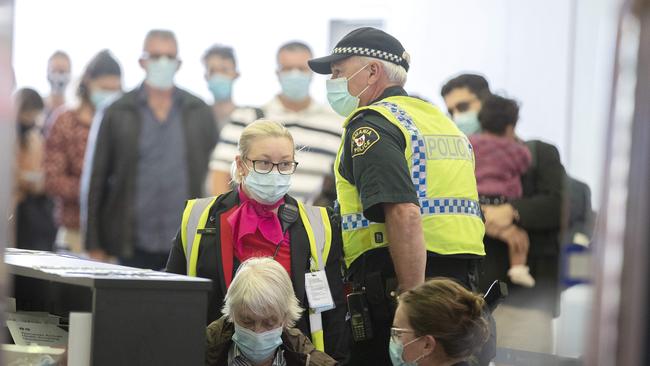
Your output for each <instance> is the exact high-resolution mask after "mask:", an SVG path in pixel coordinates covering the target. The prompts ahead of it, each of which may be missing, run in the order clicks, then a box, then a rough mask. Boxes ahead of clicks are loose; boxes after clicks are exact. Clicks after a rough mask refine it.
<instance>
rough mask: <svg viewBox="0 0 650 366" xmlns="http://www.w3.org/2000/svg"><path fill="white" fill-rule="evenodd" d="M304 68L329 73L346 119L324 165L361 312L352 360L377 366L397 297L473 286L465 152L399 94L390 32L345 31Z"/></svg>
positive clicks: (456, 135)
mask: <svg viewBox="0 0 650 366" xmlns="http://www.w3.org/2000/svg"><path fill="white" fill-rule="evenodd" d="M309 66H310V67H311V68H312V70H314V71H315V72H317V73H321V74H332V76H331V79H330V80H327V83H326V87H327V99H328V101H329V102H330V105H331V106H332V108H333V109H334V110H335V111H336V112H337V113H339V114H340V115H341V116H344V117H345V118H346V120H345V122H344V123H343V126H344V129H345V131H344V133H343V138H342V141H341V145H340V146H341V147H340V150H339V153H338V156H337V159H336V162H335V165H334V172H335V174H336V190H337V197H338V202H339V205H340V213H341V216H342V218H341V220H342V230H343V232H342V235H343V251H344V256H345V262H346V265H347V268H348V277H349V279H350V281H351V282H352V283H353V286H354V288H356V289H358V291H356V293H357V296H355V298H357V299H360V300H355V303H359V302H366V303H367V308H368V311H367V315H368V316H367V317H364V318H365V319H367V321H366V320H365V319H364V320H363V321H361V320H360V321H359V322H357V323H359V328H361V327H363V329H365V331H363V332H355V333H354V345H353V351H352V362H353V364H356V365H385V364H388V363H389V362H390V361H389V355H388V352H380V351H378V350H385V349H386V347H387V345H388V340H389V338H390V322H391V319H392V318H393V312H394V303H395V297H396V296H397V295H398V294H399V293H400V292H403V291H406V290H409V289H411V288H413V287H415V286H417V285H419V284H421V283H422V282H424V278H425V276H426V277H434V276H444V277H450V278H454V279H456V280H457V281H459V282H460V283H462V284H463V285H464V286H466V287H467V288H468V289H472V290H476V289H477V284H478V264H479V262H480V260H481V259H482V258H483V256H484V255H485V251H484V247H483V241H482V239H483V233H484V230H485V229H484V226H483V221H482V218H481V213H480V207H479V202H478V193H477V190H476V179H475V178H474V156H473V153H472V150H471V145H470V144H469V141H468V140H467V137H466V136H465V135H464V134H463V133H462V132H461V131H460V130H459V129H458V128H457V127H456V125H455V124H454V123H453V122H452V121H451V120H450V119H449V118H447V117H446V116H445V115H444V114H443V113H441V112H440V111H439V110H438V109H437V108H436V107H434V106H433V105H431V104H430V103H427V102H425V101H422V100H420V99H417V98H412V97H409V96H408V94H407V93H406V91H405V90H404V84H405V83H406V77H407V72H408V70H409V66H410V56H409V54H408V53H407V52H406V51H405V49H404V47H403V46H402V44H401V43H400V42H399V41H398V40H397V39H396V38H395V37H393V36H391V35H390V34H388V33H386V32H384V31H381V30H379V29H375V28H371V27H364V28H359V29H356V30H353V31H352V32H350V33H348V34H347V35H346V36H345V37H343V38H342V39H341V40H340V41H339V42H338V44H337V45H336V47H335V48H334V50H333V52H332V54H331V55H329V56H325V57H322V58H317V59H312V60H310V61H309ZM364 299H365V300H364ZM361 313H363V312H361ZM370 329H371V330H372V331H370Z"/></svg>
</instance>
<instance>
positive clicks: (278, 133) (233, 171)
mask: <svg viewBox="0 0 650 366" xmlns="http://www.w3.org/2000/svg"><path fill="white" fill-rule="evenodd" d="M259 137H285V138H287V139H289V141H291V145H292V146H295V144H294V142H293V136H291V133H290V132H289V130H288V129H287V128H286V127H284V125H283V124H282V123H280V122H275V121H271V120H268V119H258V120H257V121H255V122H253V123H251V124H249V125H248V126H246V128H244V130H243V131H242V133H241V135H240V136H239V143H238V144H237V149H238V150H239V154H240V155H241V156H242V158H245V157H247V156H248V153H249V152H250V150H251V146H252V145H253V143H254V141H255V139H257V138H259ZM238 173H239V172H238V169H237V162H236V161H233V163H232V166H231V168H230V176H231V177H232V180H233V181H234V182H236V183H241V182H240V177H239V174H238Z"/></svg>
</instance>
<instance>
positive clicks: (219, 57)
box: [202, 45, 264, 132]
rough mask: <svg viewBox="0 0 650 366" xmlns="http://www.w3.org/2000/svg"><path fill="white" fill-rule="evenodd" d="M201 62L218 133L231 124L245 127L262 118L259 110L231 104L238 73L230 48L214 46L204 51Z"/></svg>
mask: <svg viewBox="0 0 650 366" xmlns="http://www.w3.org/2000/svg"><path fill="white" fill-rule="evenodd" d="M202 60H203V66H205V80H206V82H207V84H208V89H209V90H210V93H211V94H212V97H213V99H214V103H213V104H212V109H213V111H214V117H215V120H216V121H217V130H218V131H219V132H220V131H221V129H222V128H223V127H224V126H226V125H227V124H229V123H231V122H235V123H240V124H244V125H247V124H249V123H251V122H253V121H255V120H256V119H260V118H262V117H264V112H263V111H262V110H261V109H259V108H252V107H241V106H238V105H236V104H235V103H234V102H233V98H232V94H233V85H234V84H235V81H237V79H238V78H239V72H238V71H237V60H236V59H235V51H234V50H233V49H232V47H227V46H221V45H214V46H212V47H210V48H209V49H208V50H207V51H205V53H204V54H203V59H202Z"/></svg>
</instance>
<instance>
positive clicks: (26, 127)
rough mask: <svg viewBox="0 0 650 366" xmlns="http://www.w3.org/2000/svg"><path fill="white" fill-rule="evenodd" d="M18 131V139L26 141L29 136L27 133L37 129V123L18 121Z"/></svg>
mask: <svg viewBox="0 0 650 366" xmlns="http://www.w3.org/2000/svg"><path fill="white" fill-rule="evenodd" d="M16 127H17V130H18V137H19V138H20V139H21V140H24V139H25V136H27V133H29V131H31V130H32V129H33V128H35V127H36V122H34V121H18V123H17V124H16Z"/></svg>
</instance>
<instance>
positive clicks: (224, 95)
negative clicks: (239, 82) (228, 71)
mask: <svg viewBox="0 0 650 366" xmlns="http://www.w3.org/2000/svg"><path fill="white" fill-rule="evenodd" d="M233 81H234V80H233V79H231V78H229V77H227V76H225V75H221V74H214V75H212V76H211V77H210V79H208V89H210V92H212V96H213V97H214V100H215V101H223V100H229V99H230V96H231V94H232V83H233Z"/></svg>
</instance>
